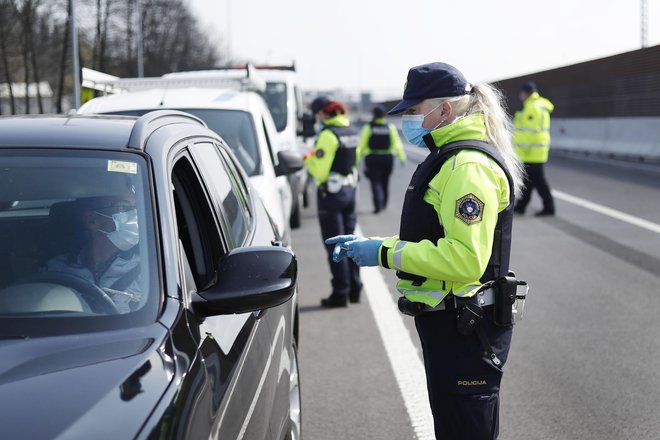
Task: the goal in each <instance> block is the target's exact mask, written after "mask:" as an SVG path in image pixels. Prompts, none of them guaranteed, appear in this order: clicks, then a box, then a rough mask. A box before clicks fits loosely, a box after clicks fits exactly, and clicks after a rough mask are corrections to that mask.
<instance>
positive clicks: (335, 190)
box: [305, 96, 362, 307]
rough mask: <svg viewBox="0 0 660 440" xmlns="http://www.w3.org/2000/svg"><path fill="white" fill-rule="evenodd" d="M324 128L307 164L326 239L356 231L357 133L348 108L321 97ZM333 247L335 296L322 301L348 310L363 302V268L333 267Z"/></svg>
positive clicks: (315, 108)
mask: <svg viewBox="0 0 660 440" xmlns="http://www.w3.org/2000/svg"><path fill="white" fill-rule="evenodd" d="M311 110H312V113H314V115H315V116H316V118H317V119H318V120H319V121H320V122H321V124H322V128H321V131H320V132H319V135H318V137H317V139H316V143H315V145H314V150H312V152H311V153H310V154H309V155H307V156H306V157H305V165H306V167H307V169H308V170H309V173H310V174H311V175H312V176H313V177H314V179H315V181H316V185H317V186H318V191H317V204H318V214H319V222H320V224H321V235H322V236H323V239H326V238H328V237H332V236H333V235H339V234H352V233H353V231H354V229H355V223H356V217H355V199H356V197H355V196H356V190H357V168H356V162H357V142H358V132H357V130H355V129H354V128H353V127H351V126H350V122H349V119H348V116H346V107H344V105H343V104H341V103H340V102H337V101H333V100H331V99H329V98H328V97H325V96H322V97H318V98H316V99H315V100H314V101H313V102H312V105H311ZM333 247H334V246H332V245H326V249H327V252H328V261H329V262H330V269H331V271H332V293H331V294H330V296H329V297H328V298H324V299H323V300H321V305H323V306H325V307H346V305H347V303H348V300H350V301H351V302H354V303H357V302H359V301H360V292H361V290H362V282H361V281H360V268H359V267H358V266H357V265H356V264H355V263H354V262H353V261H350V260H348V259H346V260H344V261H342V262H340V263H339V264H332V251H333Z"/></svg>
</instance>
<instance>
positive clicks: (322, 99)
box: [310, 96, 330, 114]
mask: <svg viewBox="0 0 660 440" xmlns="http://www.w3.org/2000/svg"><path fill="white" fill-rule="evenodd" d="M328 104H330V98H328V97H327V96H319V97H318V98H316V99H314V101H312V105H310V109H311V110H312V113H313V114H317V113H318V112H320V111H321V110H322V109H323V107H325V106H327V105H328Z"/></svg>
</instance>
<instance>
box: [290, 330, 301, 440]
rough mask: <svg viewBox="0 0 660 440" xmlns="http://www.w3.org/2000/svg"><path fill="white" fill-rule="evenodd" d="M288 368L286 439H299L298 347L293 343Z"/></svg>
mask: <svg viewBox="0 0 660 440" xmlns="http://www.w3.org/2000/svg"><path fill="white" fill-rule="evenodd" d="M291 353H292V356H291V369H290V370H289V433H288V434H287V436H286V440H300V435H301V432H302V412H301V406H300V375H299V374H298V349H297V348H296V345H295V343H294V345H293V348H292V350H291Z"/></svg>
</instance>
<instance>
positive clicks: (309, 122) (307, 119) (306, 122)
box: [298, 113, 316, 139]
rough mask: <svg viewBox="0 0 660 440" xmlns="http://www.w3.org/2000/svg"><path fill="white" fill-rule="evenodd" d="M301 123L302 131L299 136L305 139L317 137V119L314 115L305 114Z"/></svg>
mask: <svg viewBox="0 0 660 440" xmlns="http://www.w3.org/2000/svg"><path fill="white" fill-rule="evenodd" d="M300 122H301V123H302V129H301V130H300V131H299V132H298V135H299V136H302V137H303V139H307V138H311V137H314V136H316V130H315V129H314V124H315V123H316V118H315V117H314V115H313V114H311V113H304V114H303V116H302V119H301V121H300Z"/></svg>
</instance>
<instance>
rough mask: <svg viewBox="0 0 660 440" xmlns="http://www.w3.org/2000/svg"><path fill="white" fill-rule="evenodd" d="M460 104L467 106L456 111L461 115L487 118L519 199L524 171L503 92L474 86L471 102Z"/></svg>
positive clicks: (488, 133) (480, 84)
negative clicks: (505, 108) (514, 142)
mask: <svg viewBox="0 0 660 440" xmlns="http://www.w3.org/2000/svg"><path fill="white" fill-rule="evenodd" d="M457 104H458V105H457V107H463V105H464V106H465V107H464V108H457V109H456V110H457V113H459V114H463V115H470V114H474V113H483V115H484V117H485V119H486V132H487V135H488V141H489V142H490V143H491V144H493V146H495V148H497V149H498V150H499V152H500V154H501V155H502V157H503V158H504V163H505V165H506V166H507V168H508V169H509V172H510V173H511V177H512V178H513V186H514V188H513V190H514V194H515V195H516V197H518V196H520V194H521V191H522V188H523V180H524V177H525V171H524V168H523V165H522V163H521V162H520V159H518V156H517V155H516V152H515V151H514V149H513V143H512V130H513V125H512V123H511V119H510V118H509V115H508V114H507V112H506V111H505V110H504V105H503V97H502V93H501V92H500V91H499V90H497V89H496V88H495V87H493V86H491V85H489V84H485V83H479V84H474V85H473V86H472V93H471V94H470V95H469V97H468V99H466V100H461V101H460V102H458V103H457ZM462 104H463V105H462Z"/></svg>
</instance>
